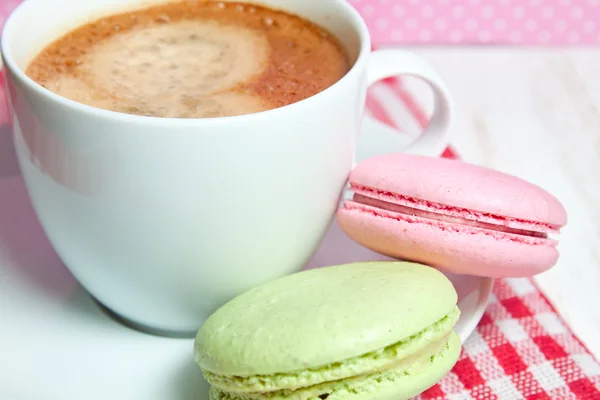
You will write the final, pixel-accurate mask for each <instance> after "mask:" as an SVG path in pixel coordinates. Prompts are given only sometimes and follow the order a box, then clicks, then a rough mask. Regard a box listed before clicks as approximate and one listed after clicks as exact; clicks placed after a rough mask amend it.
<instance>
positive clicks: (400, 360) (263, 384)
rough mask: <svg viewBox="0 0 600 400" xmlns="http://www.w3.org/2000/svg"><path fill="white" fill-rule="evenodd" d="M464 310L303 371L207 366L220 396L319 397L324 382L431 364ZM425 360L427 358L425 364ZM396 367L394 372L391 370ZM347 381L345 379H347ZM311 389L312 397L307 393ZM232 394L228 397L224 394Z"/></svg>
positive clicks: (400, 371) (406, 371) (408, 370)
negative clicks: (231, 371)
mask: <svg viewBox="0 0 600 400" xmlns="http://www.w3.org/2000/svg"><path fill="white" fill-rule="evenodd" d="M459 316H460V311H459V309H458V307H455V308H454V309H453V310H452V311H451V312H450V313H448V314H447V315H446V316H445V317H444V318H442V319H440V320H439V321H438V322H436V323H435V324H433V325H431V326H429V327H427V328H426V329H424V330H422V331H421V332H419V333H417V334H415V335H413V336H411V337H409V338H406V339H404V340H402V341H399V342H396V343H394V344H392V345H390V346H387V347H385V348H382V349H378V350H375V351H373V352H370V353H367V354H362V355H360V356H357V357H352V358H349V359H345V360H342V361H340V362H336V363H332V364H328V365H324V366H320V367H317V368H309V369H306V370H302V371H292V372H288V373H278V374H272V375H258V376H225V375H220V374H215V373H212V372H210V371H206V370H204V376H205V378H206V379H207V381H208V382H209V383H210V384H211V385H212V386H213V387H214V388H215V390H216V391H218V392H219V393H221V394H220V396H221V397H217V398H220V399H267V398H269V399H271V398H279V397H277V396H283V394H286V396H289V395H290V393H292V394H294V396H293V397H286V398H296V395H297V396H300V397H298V398H301V399H308V398H312V397H310V396H313V395H314V396H315V398H318V397H319V396H320V395H321V394H322V393H319V392H320V391H322V390H323V385H326V386H328V387H329V386H331V385H332V384H333V383H334V382H335V383H336V385H337V384H339V383H343V384H342V386H343V387H346V386H345V385H347V384H349V382H350V381H352V380H353V379H356V378H357V377H362V378H364V377H365V376H369V377H371V376H374V375H377V376H379V375H381V376H384V375H386V374H388V373H391V374H392V375H403V374H408V375H410V374H414V373H418V370H420V369H421V366H422V367H423V368H428V367H429V365H428V363H429V362H430V361H431V358H432V357H437V356H438V355H439V354H441V353H443V352H444V351H446V343H447V342H448V340H449V335H450V334H451V332H452V328H453V327H454V325H455V324H456V322H457V321H458V318H459ZM423 360H427V362H426V363H425V364H427V365H425V364H423ZM389 371H393V372H389ZM344 382H345V383H344ZM309 393H310V396H309V397H306V396H307V395H308V394H309ZM223 396H228V397H223Z"/></svg>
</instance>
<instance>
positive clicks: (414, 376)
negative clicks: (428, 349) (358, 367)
mask: <svg viewBox="0 0 600 400" xmlns="http://www.w3.org/2000/svg"><path fill="white" fill-rule="evenodd" d="M460 350H461V343H460V338H459V336H458V335H457V334H456V333H454V332H452V333H451V334H450V336H449V338H448V342H447V343H446V349H445V351H444V352H442V353H438V354H437V355H435V356H432V357H427V359H424V360H421V361H422V362H423V363H427V364H428V365H427V367H426V368H425V369H424V370H420V371H419V372H416V373H405V374H404V373H403V374H400V375H399V376H398V375H395V376H394V374H390V375H388V376H385V378H384V377H381V376H380V377H378V378H373V376H372V375H366V376H360V377H358V378H357V379H354V380H353V381H352V382H351V383H348V387H347V390H338V391H336V390H335V389H334V388H335V387H336V386H338V387H339V386H340V385H343V382H344V381H339V382H338V381H334V382H331V388H329V387H328V386H327V385H326V384H324V385H320V387H319V390H318V393H321V392H324V393H327V394H329V396H328V397H327V398H328V399H331V400H408V399H410V398H412V397H415V396H417V395H419V394H420V393H423V392H424V391H425V390H427V389H428V388H430V387H431V386H433V385H435V384H436V383H437V382H439V380H440V379H442V378H443V377H444V376H445V375H446V374H447V373H448V372H450V370H451V369H452V367H453V366H454V365H455V364H456V361H457V360H458V358H459V356H460ZM383 374H385V372H383ZM344 389H345V388H344ZM329 390H331V392H329ZM210 396H211V397H210V398H211V400H242V399H245V398H246V399H255V400H268V399H271V400H283V399H290V400H300V399H307V398H310V399H313V398H315V397H313V396H312V395H309V396H310V397H309V396H307V395H302V394H297V393H294V392H288V393H287V394H280V393H277V394H275V393H272V394H271V393H268V392H267V393H253V394H250V395H244V394H236V393H225V392H222V391H220V390H218V389H215V388H211V391H210ZM244 396H246V397H244Z"/></svg>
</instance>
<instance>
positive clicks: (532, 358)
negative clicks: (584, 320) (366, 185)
mask: <svg viewBox="0 0 600 400" xmlns="http://www.w3.org/2000/svg"><path fill="white" fill-rule="evenodd" d="M417 97H418V95H414V93H411V90H410V89H409V88H408V86H407V85H406V84H405V82H403V81H401V80H400V79H388V80H387V81H385V82H381V83H378V84H376V85H375V87H373V88H372V89H371V91H370V93H369V99H368V101H367V108H368V113H369V114H370V115H371V116H372V117H375V118H376V119H378V120H380V121H381V122H384V123H386V124H388V125H391V126H393V127H395V128H399V129H400V130H403V131H405V130H409V131H411V132H410V133H409V134H412V135H414V134H415V133H414V131H415V127H420V128H421V129H422V128H423V127H424V126H425V125H426V124H427V117H426V113H425V112H424V111H423V108H422V107H421V106H420V104H419V101H418V100H417ZM443 156H444V157H447V158H458V156H457V154H456V152H454V151H453V150H452V149H451V148H449V149H447V150H446V151H445V152H444V154H443ZM418 399H420V400H446V399H447V400H470V399H479V400H484V399H485V400H492V399H493V400H496V399H497V400H517V399H527V400H534V399H535V400H544V399H553V400H566V399H589V400H592V399H600V364H599V363H598V362H597V361H596V360H595V359H594V357H593V356H592V355H591V354H590V353H589V351H588V350H587V349H586V348H585V347H584V346H583V344H582V343H581V342H580V341H579V339H578V338H577V337H576V336H575V335H574V334H573V332H571V330H570V329H569V328H568V327H567V326H566V324H565V323H564V321H563V320H562V319H561V317H560V315H558V313H557V312H556V310H555V309H554V308H553V307H552V305H551V304H550V303H549V302H548V300H547V299H546V297H544V295H543V294H542V293H541V292H540V290H539V289H538V288H537V286H536V285H535V284H534V282H533V280H531V279H527V278H519V279H501V280H497V281H496V285H495V287H494V291H493V295H492V297H491V299H490V302H489V305H488V307H487V310H486V312H485V314H484V316H483V319H482V320H481V322H480V323H479V326H478V327H477V330H476V331H475V332H474V333H473V334H472V336H471V337H470V338H469V339H468V340H467V342H466V343H465V344H464V347H463V352H462V354H461V357H460V359H459V361H458V363H457V364H456V366H455V367H454V369H453V370H452V372H450V374H449V375H448V376H446V377H445V378H444V379H443V380H442V381H441V382H439V383H438V384H437V385H435V386H434V387H432V388H431V389H429V390H428V391H427V392H425V393H423V394H422V395H421V396H419V397H418Z"/></svg>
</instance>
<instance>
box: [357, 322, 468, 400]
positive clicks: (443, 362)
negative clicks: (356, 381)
mask: <svg viewBox="0 0 600 400" xmlns="http://www.w3.org/2000/svg"><path fill="white" fill-rule="evenodd" d="M448 350H449V351H448V353H447V354H446V355H445V356H444V357H443V358H442V359H440V360H437V362H433V363H432V364H431V368H430V369H429V370H428V371H426V372H423V373H422V374H418V375H406V376H403V377H401V378H399V379H397V380H395V381H393V382H385V383H383V384H382V385H381V386H380V388H379V389H378V390H377V391H376V392H374V393H364V394H362V395H357V396H356V397H351V398H348V400H408V399H411V398H413V397H415V396H418V395H419V394H421V393H423V392H424V391H426V390H427V389H429V388H430V387H432V386H433V385H435V384H436V383H438V382H439V381H440V380H441V379H442V378H443V377H444V376H445V375H446V374H447V373H448V372H450V370H451V369H452V367H454V365H455V364H456V361H457V360H458V357H459V356H460V350H461V343H460V338H459V337H458V335H456V334H453V335H452V337H451V338H450V340H449V341H448Z"/></svg>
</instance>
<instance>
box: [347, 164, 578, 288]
mask: <svg viewBox="0 0 600 400" xmlns="http://www.w3.org/2000/svg"><path fill="white" fill-rule="evenodd" d="M349 180H350V189H351V190H352V191H353V192H354V197H353V199H352V200H347V201H345V202H344V205H343V206H342V207H341V208H340V209H339V210H338V212H337V220H338V223H339V225H340V227H341V228H342V229H343V230H344V232H346V234H347V235H348V236H350V237H351V238H352V239H354V240H355V241H356V242H358V243H360V244H361V245H363V246H365V247H368V248H370V249H371V250H374V251H376V252H379V253H381V254H385V255H387V256H390V257H395V258H401V259H405V260H412V261H417V262H421V263H424V264H429V265H431V266H434V267H437V268H440V269H443V270H446V271H449V272H454V273H459V274H470V275H479V276H489V277H521V276H531V275H535V274H538V273H540V272H543V271H546V270H547V269H549V268H551V267H552V266H553V265H554V264H555V263H556V261H557V259H558V251H557V249H556V244H557V242H556V239H555V238H552V237H551V236H552V235H554V234H556V233H558V232H559V230H560V228H561V227H562V226H564V225H565V224H566V222H567V214H566V211H565V209H564V207H563V206H562V204H561V203H560V202H559V201H558V200H557V199H556V198H555V197H554V196H552V195H551V194H550V193H548V192H547V191H545V190H544V189H542V188H540V187H538V186H536V185H533V184H531V183H528V182H526V181H524V180H522V179H519V178H517V177H514V176H511V175H507V174H504V173H501V172H498V171H494V170H491V169H488V168H483V167H479V166H475V165H472V164H467V163H464V162H461V161H456V160H448V159H443V158H434V157H422V156H413V155H407V154H386V155H381V156H376V157H373V158H370V159H368V160H365V161H363V162H362V163H360V164H359V165H358V166H357V167H356V168H355V169H354V170H353V171H352V172H351V174H350V179H349Z"/></svg>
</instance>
